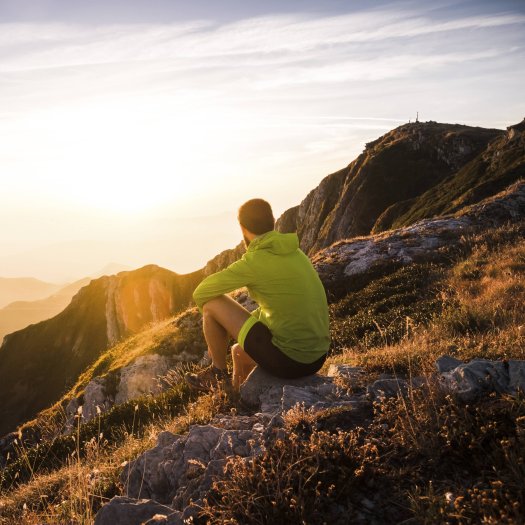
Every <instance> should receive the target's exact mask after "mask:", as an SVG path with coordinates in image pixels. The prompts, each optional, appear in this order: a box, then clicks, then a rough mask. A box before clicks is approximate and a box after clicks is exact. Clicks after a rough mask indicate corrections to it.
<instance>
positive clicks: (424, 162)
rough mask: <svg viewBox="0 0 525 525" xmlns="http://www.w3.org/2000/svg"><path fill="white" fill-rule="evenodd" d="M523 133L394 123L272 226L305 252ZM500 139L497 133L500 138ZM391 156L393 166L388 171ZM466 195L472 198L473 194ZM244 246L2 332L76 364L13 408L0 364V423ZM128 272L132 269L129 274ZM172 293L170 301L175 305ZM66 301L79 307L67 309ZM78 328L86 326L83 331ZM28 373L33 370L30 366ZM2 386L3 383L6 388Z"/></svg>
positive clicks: (522, 164) (129, 280)
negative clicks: (170, 284)
mask: <svg viewBox="0 0 525 525" xmlns="http://www.w3.org/2000/svg"><path fill="white" fill-rule="evenodd" d="M510 135H512V137H510ZM505 137H506V138H505ZM522 139H523V132H522V130H521V124H518V125H516V126H511V127H510V128H509V129H508V130H507V133H505V131H502V130H484V129H483V128H472V127H469V126H462V125H449V124H437V123H434V122H430V123H418V124H406V125H403V126H400V127H398V128H396V129H394V130H392V131H391V132H388V133H387V134H385V135H383V136H382V137H379V138H378V139H377V140H376V141H373V142H371V143H369V144H368V145H367V147H366V148H365V151H364V152H363V153H362V154H361V155H360V156H359V157H358V158H357V159H355V160H354V161H353V162H352V163H350V164H349V165H348V166H347V167H346V168H344V169H343V170H340V171H338V172H335V173H333V174H331V175H328V176H327V177H325V178H324V179H323V180H322V181H321V183H320V184H319V185H318V186H317V187H316V188H314V189H313V190H312V191H311V192H310V193H309V194H308V195H307V197H306V198H305V199H304V200H303V201H302V202H301V204H299V205H298V206H295V207H293V208H290V209H289V210H287V211H285V212H284V213H283V215H282V216H281V217H280V218H279V219H278V221H277V224H276V229H278V230H279V231H283V232H286V231H291V230H293V229H294V228H296V229H297V232H298V235H299V238H300V241H301V246H302V247H303V250H305V251H307V252H308V253H309V254H310V255H311V256H312V255H314V254H315V253H316V252H317V251H319V250H320V249H322V248H323V247H324V249H326V248H328V247H329V246H331V245H332V244H333V243H334V242H340V241H342V240H344V239H347V238H352V237H354V238H355V237H358V236H359V235H366V234H370V233H371V231H372V229H373V228H374V225H375V224H376V222H377V220H378V218H379V217H380V216H381V214H382V213H384V212H385V210H387V209H389V207H392V206H395V205H396V203H393V204H392V202H391V201H392V200H393V199H394V197H395V198H397V199H400V200H398V201H397V203H398V204H399V203H402V202H404V201H406V199H405V197H406V195H407V192H409V193H410V192H411V193H412V194H416V197H412V198H418V197H419V196H421V195H425V192H427V191H429V187H430V188H431V187H437V186H438V185H439V184H441V183H442V182H443V181H446V180H450V177H453V176H454V174H455V173H458V172H459V171H461V169H462V167H464V166H466V165H467V164H468V163H472V162H476V159H479V158H480V156H483V155H484V154H485V155H486V156H487V155H488V156H489V157H490V158H496V157H497V155H496V153H497V152H498V151H501V148H504V147H506V146H507V145H508V143H509V141H511V142H512V141H514V142H513V144H514V143H516V144H521V141H522ZM498 140H500V141H503V142H501V143H498V142H497V141H498ZM513 147H514V146H513ZM490 148H492V150H490ZM487 151H489V153H487ZM383 157H384V158H383ZM391 161H392V162H391ZM403 162H405V163H408V164H407V165H409V166H411V168H410V169H409V170H407V171H406V173H405V172H403V170H401V169H400V166H402V165H403ZM434 165H437V167H435V166H434ZM392 166H393V167H394V168H395V169H393V171H392V170H391V171H388V170H389V167H390V168H392ZM428 166H434V168H432V169H430V171H429V172H428V173H427V171H425V170H426V168H427V167H428ZM489 171H490V170H489ZM493 171H494V170H493ZM495 172H496V175H497V177H499V178H500V179H501V180H505V181H509V180H510V181H511V182H514V181H515V180H517V179H519V178H520V177H523V176H525V152H522V153H521V154H519V153H518V154H516V156H515V158H514V160H513V161H512V163H510V167H509V165H508V164H505V163H504V165H503V167H502V169H501V170H495ZM491 173H492V172H490V173H489V179H490V174H491ZM505 177H506V178H505ZM368 178H369V179H370V180H368ZM422 179H423V180H422ZM378 181H381V182H382V184H383V185H384V186H385V187H382V193H381V195H379V196H378V195H375V194H374V190H373V188H374V184H377V183H378ZM403 181H405V182H404V183H405V185H406V184H408V183H407V181H409V182H410V181H412V182H413V185H412V187H410V188H408V189H405V190H403V189H402V188H401V189H400V188H399V186H402V185H403ZM485 182H486V181H485ZM486 189H487V191H488V189H490V185H489V186H486ZM482 194H483V192H481V193H478V194H477V197H478V198H479V199H481V198H482ZM358 198H359V199H360V200H359V199H358ZM470 198H471V200H476V199H475V198H474V196H471V197H470ZM356 199H358V200H359V203H358V202H357V201H356ZM394 200H395V199H394ZM371 202H373V203H375V204H374V206H371V208H370V209H373V210H372V212H370V213H365V211H366V209H368V205H369V204H370V203H371ZM357 204H359V206H357ZM391 217H393V215H392V214H391ZM358 232H365V233H361V234H358ZM334 239H336V240H335V241H334ZM243 251H244V246H243V244H242V243H240V244H239V245H237V247H235V248H233V249H229V250H225V251H223V252H221V253H219V254H218V255H217V256H216V257H214V258H213V259H211V260H210V261H208V263H207V264H206V266H205V267H204V268H203V269H201V270H197V271H196V272H193V273H191V274H186V275H185V276H179V275H177V274H173V273H172V272H170V273H169V274H165V276H166V278H167V279H168V281H169V280H171V279H172V278H174V279H175V280H178V283H179V285H178V287H177V292H176V295H177V299H176V300H175V296H174V295H170V293H169V292H167V290H166V287H165V285H164V286H163V285H162V284H159V282H158V281H155V279H153V276H152V274H153V273H155V268H158V267H155V266H154V265H150V266H146V267H144V268H142V269H139V270H136V271H134V272H121V273H119V274H118V276H109V277H103V278H100V279H97V280H95V281H93V282H92V283H91V284H90V287H91V288H90V294H82V293H81V292H82V290H81V292H79V293H78V294H77V295H76V296H75V297H74V298H73V300H72V302H71V304H70V306H69V307H68V308H66V310H65V311H64V312H66V311H67V312H68V313H67V314H64V312H62V313H61V314H59V316H57V317H55V318H53V319H51V320H49V321H45V322H44V323H39V325H35V326H33V327H28V328H27V329H25V330H21V331H19V332H16V333H15V334H10V335H9V336H7V337H6V341H5V342H4V345H2V347H0V357H2V354H4V355H3V357H4V358H5V357H6V356H9V355H10V354H13V355H14V354H15V353H16V351H15V349H17V348H19V349H20V348H21V349H24V350H23V352H22V353H25V355H26V360H27V361H29V362H30V361H31V359H27V357H28V356H31V355H37V354H38V352H37V348H45V349H46V351H48V352H49V351H50V348H52V352H54V353H55V354H56V355H60V356H62V360H64V361H66V362H67V360H68V359H73V360H74V361H75V362H76V366H75V367H71V369H69V370H67V373H66V370H62V371H61V381H60V382H57V384H55V387H54V389H53V392H52V393H48V395H47V396H41V399H40V400H39V401H41V402H39V403H34V404H33V406H32V407H31V408H30V409H28V410H25V412H24V413H23V414H21V415H20V416H17V415H16V410H17V403H16V402H15V401H17V400H21V399H24V396H25V395H29V394H28V388H27V385H26V386H24V385H25V384H26V383H25V382H24V381H23V380H21V379H20V374H19V375H18V379H19V383H17V382H16V380H15V378H13V377H10V375H9V374H7V373H6V372H4V376H5V377H2V371H1V370H0V385H2V389H3V392H2V391H0V400H2V403H1V405H0V406H2V408H1V410H2V412H0V416H1V420H2V422H4V421H5V423H4V424H3V426H2V427H1V428H0V433H1V432H6V431H8V430H12V428H13V425H14V424H18V423H20V422H22V421H24V420H26V419H28V418H30V417H33V416H34V415H35V414H36V412H37V411H38V410H41V409H42V408H45V407H46V406H49V405H50V404H52V403H53V402H55V401H56V400H58V398H59V396H60V394H61V393H62V392H64V390H66V389H67V386H68V385H71V384H73V383H74V382H75V380H76V378H77V377H78V375H79V374H80V372H81V371H82V370H83V369H85V368H86V367H87V366H89V365H90V364H92V363H93V362H94V361H95V360H96V358H97V357H98V356H100V353H101V352H102V351H103V350H104V349H105V348H108V346H110V345H112V344H115V343H117V342H118V341H119V340H121V339H122V338H123V337H127V336H129V335H132V334H133V333H137V332H138V331H140V330H141V329H143V327H144V326H146V325H147V323H148V322H150V321H154V320H160V319H162V318H166V317H168V316H169V315H173V314H174V313H176V311H182V310H184V308H187V307H188V305H190V303H191V293H192V291H193V288H194V287H195V286H196V285H197V284H198V282H199V281H200V280H201V279H202V277H204V276H205V275H208V274H210V273H213V272H215V271H218V270H220V269H222V268H224V267H226V266H227V265H228V264H230V263H231V262H233V260H235V259H237V258H239V257H240V256H241V255H242V253H243ZM160 270H162V269H160ZM162 271H164V272H169V271H168V270H162ZM135 272H137V273H136V274H135ZM141 272H142V273H143V274H145V278H143V279H141V278H140V277H139V274H140V273H141ZM148 272H149V273H148ZM132 274H133V276H136V277H137V278H138V281H137V282H136V283H135V284H133V280H134V277H132ZM173 276H176V278H175V277H173ZM143 277H144V276H143ZM152 279H153V280H152ZM146 296H147V297H153V296H156V297H157V299H158V301H157V300H154V301H153V302H151V301H150V302H148V301H145V302H144V303H141V300H140V297H146ZM137 297H138V299H137ZM169 297H172V300H173V301H174V302H173V303H171V302H170V300H168V299H167V298H169ZM175 302H176V304H177V307H176V308H174V307H173V304H175ZM135 303H136V304H137V305H138V306H137V308H135V307H132V308H131V310H130V309H129V308H130V306H129V305H133V304H135ZM140 304H143V306H144V305H146V306H147V309H149V313H146V310H147V309H146V310H141V308H142V307H141V306H140ZM126 305H127V306H126ZM152 309H153V310H155V309H157V310H156V312H157V313H155V314H152ZM73 311H76V312H77V313H76V314H75V315H73V314H72V312H73ZM159 312H160V313H159ZM60 316H62V317H60ZM68 316H70V317H71V318H68ZM57 318H58V320H57ZM52 325H55V328H54V329H51V328H50V327H51V326H52ZM50 333H54V334H55V336H54V337H53V344H49V343H47V346H46V345H42V344H41V341H40V342H39V339H42V337H47V338H49V334H50ZM64 333H65V334H66V335H64ZM85 333H89V334H90V335H89V336H84V335H83V334H85ZM39 334H40V335H39ZM45 334H47V335H45ZM57 334H58V335H57ZM84 337H85V338H84ZM88 341H89V343H88ZM87 346H89V347H90V348H91V350H90V351H87V350H86V347H87ZM10 358H12V356H10ZM5 363H6V364H8V365H10V366H6V367H4V368H5V369H9V368H13V365H14V363H9V362H8V361H5ZM24 365H25V366H26V368H27V366H29V365H28V363H24ZM44 365H45V363H42V367H43V369H46V367H45V366H44ZM48 366H49V365H48ZM15 368H16V367H15ZM73 368H74V369H73ZM20 370H21V371H22V373H25V372H24V366H21V367H20ZM25 371H27V370H25ZM33 373H35V372H34V371H33ZM49 373H51V369H50V368H49ZM28 376H29V377H31V373H29V374H28ZM6 387H10V388H11V390H9V389H7V388H6ZM7 392H15V393H16V394H17V395H16V396H14V398H13V396H11V397H8V396H9V395H10V394H8V393H7ZM33 397H34V396H33ZM44 398H45V399H44Z"/></svg>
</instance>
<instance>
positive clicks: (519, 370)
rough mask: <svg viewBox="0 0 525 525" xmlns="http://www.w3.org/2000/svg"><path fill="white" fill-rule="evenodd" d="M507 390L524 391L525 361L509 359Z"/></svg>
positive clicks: (512, 391) (513, 391)
mask: <svg viewBox="0 0 525 525" xmlns="http://www.w3.org/2000/svg"><path fill="white" fill-rule="evenodd" d="M509 392H511V393H513V394H517V393H518V392H521V393H524V392H525V361H517V360H511V361H509Z"/></svg>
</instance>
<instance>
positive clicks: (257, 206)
mask: <svg viewBox="0 0 525 525" xmlns="http://www.w3.org/2000/svg"><path fill="white" fill-rule="evenodd" d="M238 219H239V223H240V225H241V226H244V227H245V228H246V229H247V230H248V231H250V232H252V233H255V235H262V234H263V233H266V232H269V231H272V230H273V227H274V225H275V219H274V218H273V213H272V208H271V206H270V205H269V204H268V203H267V202H266V201H265V200H263V199H251V200H249V201H247V202H245V203H244V204H243V205H242V206H241V207H240V208H239V215H238Z"/></svg>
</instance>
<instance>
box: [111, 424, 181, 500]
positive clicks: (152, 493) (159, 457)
mask: <svg viewBox="0 0 525 525" xmlns="http://www.w3.org/2000/svg"><path fill="white" fill-rule="evenodd" d="M181 439H182V437H181V436H178V435H176V434H172V433H171V432H161V433H160V434H159V435H158V437H157V445H156V446H155V447H154V448H151V449H149V450H147V451H146V452H144V453H143V454H142V455H141V456H139V457H138V458H137V459H135V460H134V461H132V462H130V463H128V465H126V467H125V469H124V470H123V471H122V474H121V475H120V480H121V482H122V484H123V485H124V486H125V487H126V493H127V494H128V495H130V496H132V497H135V498H154V499H156V500H158V501H163V502H168V498H167V497H166V492H167V491H169V489H170V483H169V481H168V478H167V476H166V472H165V471H164V469H162V468H159V465H160V464H161V462H162V461H164V459H165V457H166V455H167V450H168V449H169V450H170V451H171V452H172V453H173V451H174V450H176V446H177V444H178V443H179V442H180V441H181Z"/></svg>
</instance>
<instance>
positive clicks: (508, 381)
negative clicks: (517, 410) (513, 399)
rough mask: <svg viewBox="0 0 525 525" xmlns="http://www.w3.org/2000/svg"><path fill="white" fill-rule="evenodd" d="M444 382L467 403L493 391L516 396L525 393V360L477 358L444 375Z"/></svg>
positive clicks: (442, 377)
mask: <svg viewBox="0 0 525 525" xmlns="http://www.w3.org/2000/svg"><path fill="white" fill-rule="evenodd" d="M439 368H440V367H439V363H438V369H439ZM441 380H442V382H443V385H444V386H445V388H446V389H447V390H448V391H450V392H452V393H454V394H455V395H456V396H457V397H458V398H459V399H461V401H464V402H465V403H469V402H472V401H475V400H476V399H479V398H480V397H482V396H483V395H486V394H488V393H491V392H497V393H498V394H509V395H511V396H516V395H518V394H520V393H521V394H523V393H525V361H518V360H509V361H490V360H488V359H473V360H472V361H470V362H469V363H461V364H460V365H458V366H456V367H454V368H452V369H450V370H448V371H446V372H443V373H442V374H441Z"/></svg>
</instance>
